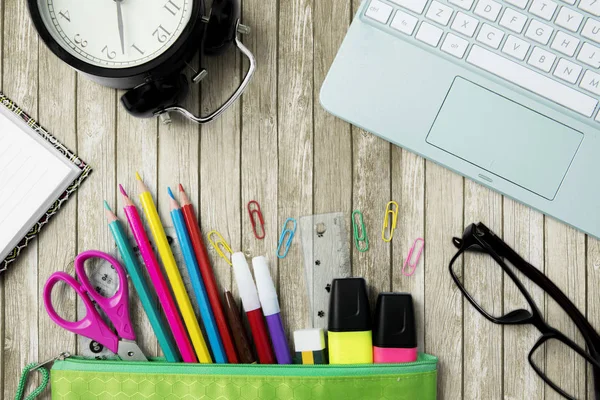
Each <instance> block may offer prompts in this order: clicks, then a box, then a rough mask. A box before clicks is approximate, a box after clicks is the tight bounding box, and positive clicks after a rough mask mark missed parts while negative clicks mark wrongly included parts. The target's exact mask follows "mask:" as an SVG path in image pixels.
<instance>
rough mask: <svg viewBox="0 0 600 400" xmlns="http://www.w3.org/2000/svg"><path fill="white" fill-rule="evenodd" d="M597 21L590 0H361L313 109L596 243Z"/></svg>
mask: <svg viewBox="0 0 600 400" xmlns="http://www.w3.org/2000/svg"><path fill="white" fill-rule="evenodd" d="M599 16H600V1H598V0H563V1H558V0H557V1H553V0H505V1H500V0H498V1H496V0H364V1H363V3H362V4H361V6H360V9H359V11H358V13H357V15H356V17H355V19H354V21H353V22H352V24H351V26H350V29H349V31H348V33H347V35H346V37H345V39H344V41H343V44H342V46H341V48H340V50H339V52H338V54H337V56H336V58H335V61H334V62H333V64H332V66H331V69H330V71H329V73H328V75H327V78H326V79H325V82H324V84H323V87H322V89H321V94H320V100H321V104H322V105H323V107H324V108H325V109H326V110H328V111H329V112H330V113H332V114H334V115H336V116H338V117H340V118H342V119H344V120H346V121H348V122H350V123H352V124H354V125H356V126H358V127H360V128H363V129H365V130H367V131H370V132H372V133H374V134H375V135H378V136H380V137H382V138H384V139H386V140H388V141H390V142H392V143H394V144H396V145H398V146H401V147H403V148H406V149H407V150H409V151H412V152H414V153H417V154H419V155H421V156H423V157H425V158H427V159H429V160H432V161H434V162H436V163H438V164H441V165H443V166H445V167H447V168H449V169H451V170H453V171H455V172H457V173H459V174H461V175H463V176H465V177H468V178H470V179H472V180H474V181H476V182H479V183H481V184H482V185H485V186H487V187H490V188H492V189H494V190H496V191H498V192H500V193H502V194H504V195H506V196H509V197H511V198H513V199H515V200H517V201H520V202H522V203H525V204H527V205H529V206H531V207H533V208H535V209H537V210H540V211H542V212H543V213H545V214H547V215H550V216H552V217H554V218H556V219H559V220H561V221H563V222H565V223H567V224H570V225H572V226H574V227H576V228H578V229H580V230H581V231H583V232H585V233H588V234H590V235H592V236H595V237H597V238H598V237H600V177H599V173H600V114H599V108H600V107H599V102H598V100H599V98H600V69H599V68H600V18H599ZM349 82H351V84H348V83H349Z"/></svg>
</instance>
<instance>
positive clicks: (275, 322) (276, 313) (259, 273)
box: [252, 256, 292, 364]
mask: <svg viewBox="0 0 600 400" xmlns="http://www.w3.org/2000/svg"><path fill="white" fill-rule="evenodd" d="M252 268H253V269H254V279H256V287H257V288H258V297H259V299H260V305H261V306H262V310H263V314H264V315H265V319H266V320H267V326H268V327H269V334H270V335H271V343H272V344H273V350H275V357H276V358H277V363H278V364H291V363H292V356H291V354H290V346H289V345H288V341H287V337H286V336H285V331H284V329H283V323H282V322H281V315H280V310H279V300H278V299H277V291H276V290H275V285H274V284H273V279H272V278H271V273H270V272H269V264H268V262H267V258H266V257H264V256H259V257H254V258H253V259H252Z"/></svg>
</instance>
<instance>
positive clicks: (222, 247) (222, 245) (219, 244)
mask: <svg viewBox="0 0 600 400" xmlns="http://www.w3.org/2000/svg"><path fill="white" fill-rule="evenodd" d="M213 235H214V236H216V237H217V240H216V242H215V241H213V240H212V236H213ZM207 236H208V241H209V242H210V244H211V245H212V247H214V248H215V250H216V251H217V253H218V254H219V255H220V256H221V258H222V259H223V260H225V261H227V264H229V265H231V266H233V264H232V263H231V255H232V254H233V251H231V247H229V245H228V244H227V242H226V241H225V239H223V236H221V234H220V233H219V232H217V231H210V232H208V235H207ZM223 251H226V252H227V253H229V256H226V255H225V253H224V252H223Z"/></svg>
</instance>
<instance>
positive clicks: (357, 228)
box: [352, 210, 369, 253]
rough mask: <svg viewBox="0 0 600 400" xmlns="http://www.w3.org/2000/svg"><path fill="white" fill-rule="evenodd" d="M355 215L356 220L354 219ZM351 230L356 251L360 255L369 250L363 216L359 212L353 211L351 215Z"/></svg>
mask: <svg viewBox="0 0 600 400" xmlns="http://www.w3.org/2000/svg"><path fill="white" fill-rule="evenodd" d="M357 215H358V218H357V217H356V216H357ZM357 219H358V221H357ZM352 230H353V231H354V245H355V246H356V249H357V250H358V251H360V252H361V253H364V252H365V251H367V250H369V238H368V237H367V228H366V227H365V222H364V220H363V215H362V213H361V212H360V211H359V210H354V212H353V213H352Z"/></svg>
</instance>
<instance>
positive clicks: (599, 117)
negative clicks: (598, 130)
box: [594, 111, 600, 122]
mask: <svg viewBox="0 0 600 400" xmlns="http://www.w3.org/2000/svg"><path fill="white" fill-rule="evenodd" d="M594 119H595V120H596V121H597V122H600V111H598V114H596V118H594Z"/></svg>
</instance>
